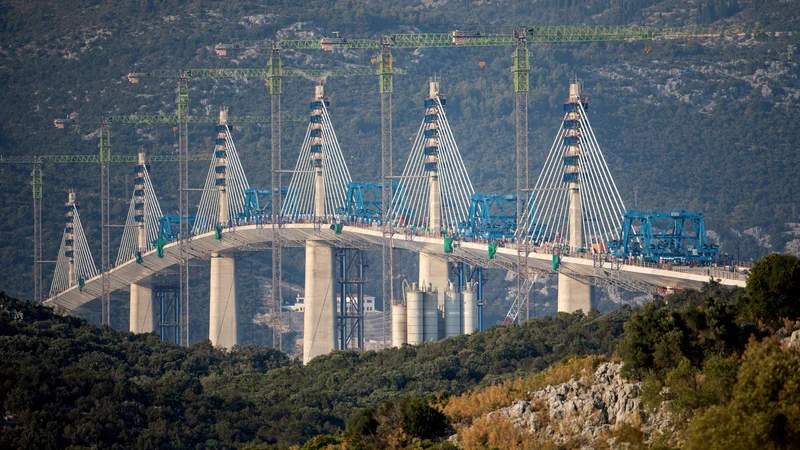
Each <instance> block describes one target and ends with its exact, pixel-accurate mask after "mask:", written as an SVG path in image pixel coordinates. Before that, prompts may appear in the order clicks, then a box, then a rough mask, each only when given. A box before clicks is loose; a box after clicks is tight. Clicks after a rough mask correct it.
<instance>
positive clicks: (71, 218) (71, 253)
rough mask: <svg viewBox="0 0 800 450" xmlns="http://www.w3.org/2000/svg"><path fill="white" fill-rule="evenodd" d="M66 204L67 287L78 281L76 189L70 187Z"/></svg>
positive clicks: (65, 251) (65, 247)
mask: <svg viewBox="0 0 800 450" xmlns="http://www.w3.org/2000/svg"><path fill="white" fill-rule="evenodd" d="M64 205H65V208H64V209H65V216H66V220H67V227H66V228H65V229H64V239H65V240H64V253H65V256H66V257H67V267H68V272H67V282H68V283H69V284H67V287H72V286H75V285H76V284H77V283H78V277H77V274H76V272H75V208H77V207H78V204H77V203H76V202H75V191H74V190H72V189H70V190H69V194H68V197H67V203H65V204H64Z"/></svg>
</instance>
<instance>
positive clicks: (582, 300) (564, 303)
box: [558, 82, 594, 313]
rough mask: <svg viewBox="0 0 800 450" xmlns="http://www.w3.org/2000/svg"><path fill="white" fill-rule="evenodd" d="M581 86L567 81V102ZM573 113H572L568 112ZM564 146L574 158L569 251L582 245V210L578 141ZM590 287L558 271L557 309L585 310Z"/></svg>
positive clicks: (589, 304) (569, 167) (578, 96)
mask: <svg viewBox="0 0 800 450" xmlns="http://www.w3.org/2000/svg"><path fill="white" fill-rule="evenodd" d="M582 101H583V98H582V96H581V85H580V83H577V82H576V83H570V85H569V99H568V102H572V103H579V102H582ZM570 114H573V113H570ZM580 131H581V130H580V129H576V130H568V133H567V134H569V135H571V136H575V137H578V138H579V139H580ZM569 142H570V143H569V145H568V146H567V151H566V153H565V155H566V156H568V157H571V156H577V157H578V158H575V159H572V160H569V161H572V162H574V163H573V164H566V167H565V169H564V172H565V173H568V174H569V173H571V174H577V176H576V177H574V178H572V179H571V180H570V181H569V183H568V188H567V189H568V195H569V218H568V219H567V220H568V223H569V241H568V242H569V248H570V250H571V251H578V250H579V249H583V248H584V241H583V212H582V209H581V179H580V173H581V167H580V156H581V149H580V147H579V145H578V141H577V140H576V141H569ZM593 293H594V289H593V287H592V286H590V285H588V284H586V283H582V282H580V281H578V280H575V279H573V278H570V277H568V276H566V275H564V274H563V273H559V274H558V311H559V312H568V313H572V312H575V311H577V310H582V311H583V312H585V313H586V312H589V310H590V309H591V307H592V295H593Z"/></svg>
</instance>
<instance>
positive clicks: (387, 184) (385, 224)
mask: <svg viewBox="0 0 800 450" xmlns="http://www.w3.org/2000/svg"><path fill="white" fill-rule="evenodd" d="M380 49H381V54H380V67H379V74H378V77H379V85H380V94H381V185H382V187H381V213H382V215H383V217H381V230H382V233H381V259H382V265H381V271H382V274H383V280H382V283H383V284H382V293H381V295H382V297H381V301H382V302H383V308H382V309H383V324H382V330H383V345H384V346H386V337H387V328H388V326H389V320H391V317H389V315H390V312H391V305H393V304H394V298H393V297H394V254H393V253H394V250H393V245H392V239H393V230H392V224H391V218H392V213H391V211H389V209H390V208H391V205H392V90H393V84H392V83H393V80H392V71H393V64H392V43H391V39H389V38H388V36H382V37H381V46H380Z"/></svg>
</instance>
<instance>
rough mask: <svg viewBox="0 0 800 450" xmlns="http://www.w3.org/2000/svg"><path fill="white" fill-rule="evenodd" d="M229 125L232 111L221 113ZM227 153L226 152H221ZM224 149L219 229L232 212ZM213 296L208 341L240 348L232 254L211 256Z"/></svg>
mask: <svg viewBox="0 0 800 450" xmlns="http://www.w3.org/2000/svg"><path fill="white" fill-rule="evenodd" d="M227 124H228V109H227V108H222V109H220V112H219V125H227ZM225 136H226V134H225V132H224V131H223V132H220V134H219V135H218V138H220V137H221V138H224V137H225ZM220 150H223V151H220ZM224 150H226V147H225V146H224V145H217V147H216V148H215V154H216V157H217V170H216V179H217V181H216V185H217V189H218V190H219V227H220V228H224V227H227V226H228V225H229V222H230V212H229V210H228V191H227V175H226V174H227V171H226V170H225V169H226V168H227V165H228V157H227V153H226V152H225V151H224ZM210 285H211V292H210V299H209V300H210V305H209V308H208V311H209V320H208V339H209V340H210V341H211V344H212V345H213V346H215V347H222V348H225V349H229V350H230V349H231V348H232V347H233V346H234V345H238V344H239V333H238V327H237V325H238V323H239V321H238V318H239V313H238V310H239V304H238V299H237V296H236V260H235V259H234V257H233V254H232V253H217V252H213V253H211V279H210Z"/></svg>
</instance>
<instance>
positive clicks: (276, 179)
mask: <svg viewBox="0 0 800 450" xmlns="http://www.w3.org/2000/svg"><path fill="white" fill-rule="evenodd" d="M269 62H270V64H269V98H270V117H271V118H272V122H271V125H272V128H271V130H270V140H271V142H270V144H271V147H272V149H271V151H272V157H271V158H270V160H271V162H272V170H271V171H270V189H271V190H272V313H273V314H272V316H273V319H274V320H277V323H273V324H272V347H273V348H277V349H278V350H281V351H282V350H283V333H282V332H281V329H282V327H283V311H282V308H281V306H282V303H283V245H282V242H281V236H280V227H281V223H280V222H281V203H282V200H281V191H280V189H281V178H280V172H279V171H280V170H281V92H282V91H283V86H282V84H281V82H282V80H281V76H282V68H281V49H280V45H279V44H278V43H277V42H274V43H273V44H272V51H271V53H270V59H269ZM276 339H277V341H278V345H277V347H276V346H275V340H276Z"/></svg>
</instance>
